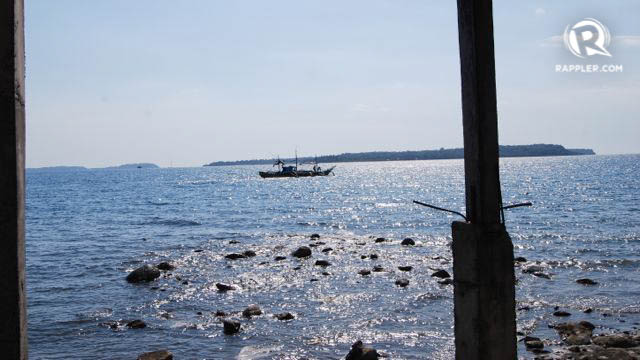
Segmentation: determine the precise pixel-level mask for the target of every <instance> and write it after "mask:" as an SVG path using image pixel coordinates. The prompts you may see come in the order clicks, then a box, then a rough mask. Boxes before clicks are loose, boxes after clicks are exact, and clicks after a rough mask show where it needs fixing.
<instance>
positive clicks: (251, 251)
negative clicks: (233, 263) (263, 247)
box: [242, 250, 256, 257]
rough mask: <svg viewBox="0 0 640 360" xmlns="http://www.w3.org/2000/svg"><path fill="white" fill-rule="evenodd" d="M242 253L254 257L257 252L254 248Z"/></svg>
mask: <svg viewBox="0 0 640 360" xmlns="http://www.w3.org/2000/svg"><path fill="white" fill-rule="evenodd" d="M242 255H244V256H246V257H254V256H256V252H255V251H253V250H246V251H244V252H243V253H242Z"/></svg>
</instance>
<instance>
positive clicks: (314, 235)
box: [311, 234, 320, 240]
mask: <svg viewBox="0 0 640 360" xmlns="http://www.w3.org/2000/svg"><path fill="white" fill-rule="evenodd" d="M313 239H320V234H311V240H313Z"/></svg>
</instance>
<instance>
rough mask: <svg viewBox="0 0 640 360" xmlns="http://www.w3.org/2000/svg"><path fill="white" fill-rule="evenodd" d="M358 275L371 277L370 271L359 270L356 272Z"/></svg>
mask: <svg viewBox="0 0 640 360" xmlns="http://www.w3.org/2000/svg"><path fill="white" fill-rule="evenodd" d="M358 274H360V275H362V276H367V275H371V270H364V269H363V270H360V271H358Z"/></svg>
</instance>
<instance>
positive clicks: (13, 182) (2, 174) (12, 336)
mask: <svg viewBox="0 0 640 360" xmlns="http://www.w3.org/2000/svg"><path fill="white" fill-rule="evenodd" d="M24 76H25V73H24V4H23V0H4V1H1V2H0V246H1V249H0V316H2V319H1V320H0V353H1V354H2V358H3V359H27V358H28V356H27V312H26V298H25V293H26V292H25V271H24V266H25V260H24V140H25V139H24V129H25V127H24V120H25V100H24V99H25V97H24V95H25V92H24Z"/></svg>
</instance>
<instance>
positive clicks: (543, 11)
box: [536, 8, 547, 16]
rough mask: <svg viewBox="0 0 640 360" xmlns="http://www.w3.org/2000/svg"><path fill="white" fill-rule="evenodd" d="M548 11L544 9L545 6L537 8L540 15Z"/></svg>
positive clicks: (537, 13)
mask: <svg viewBox="0 0 640 360" xmlns="http://www.w3.org/2000/svg"><path fill="white" fill-rule="evenodd" d="M546 13H547V11H546V10H545V9H543V8H537V9H536V15H538V16H542V15H544V14H546Z"/></svg>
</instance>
